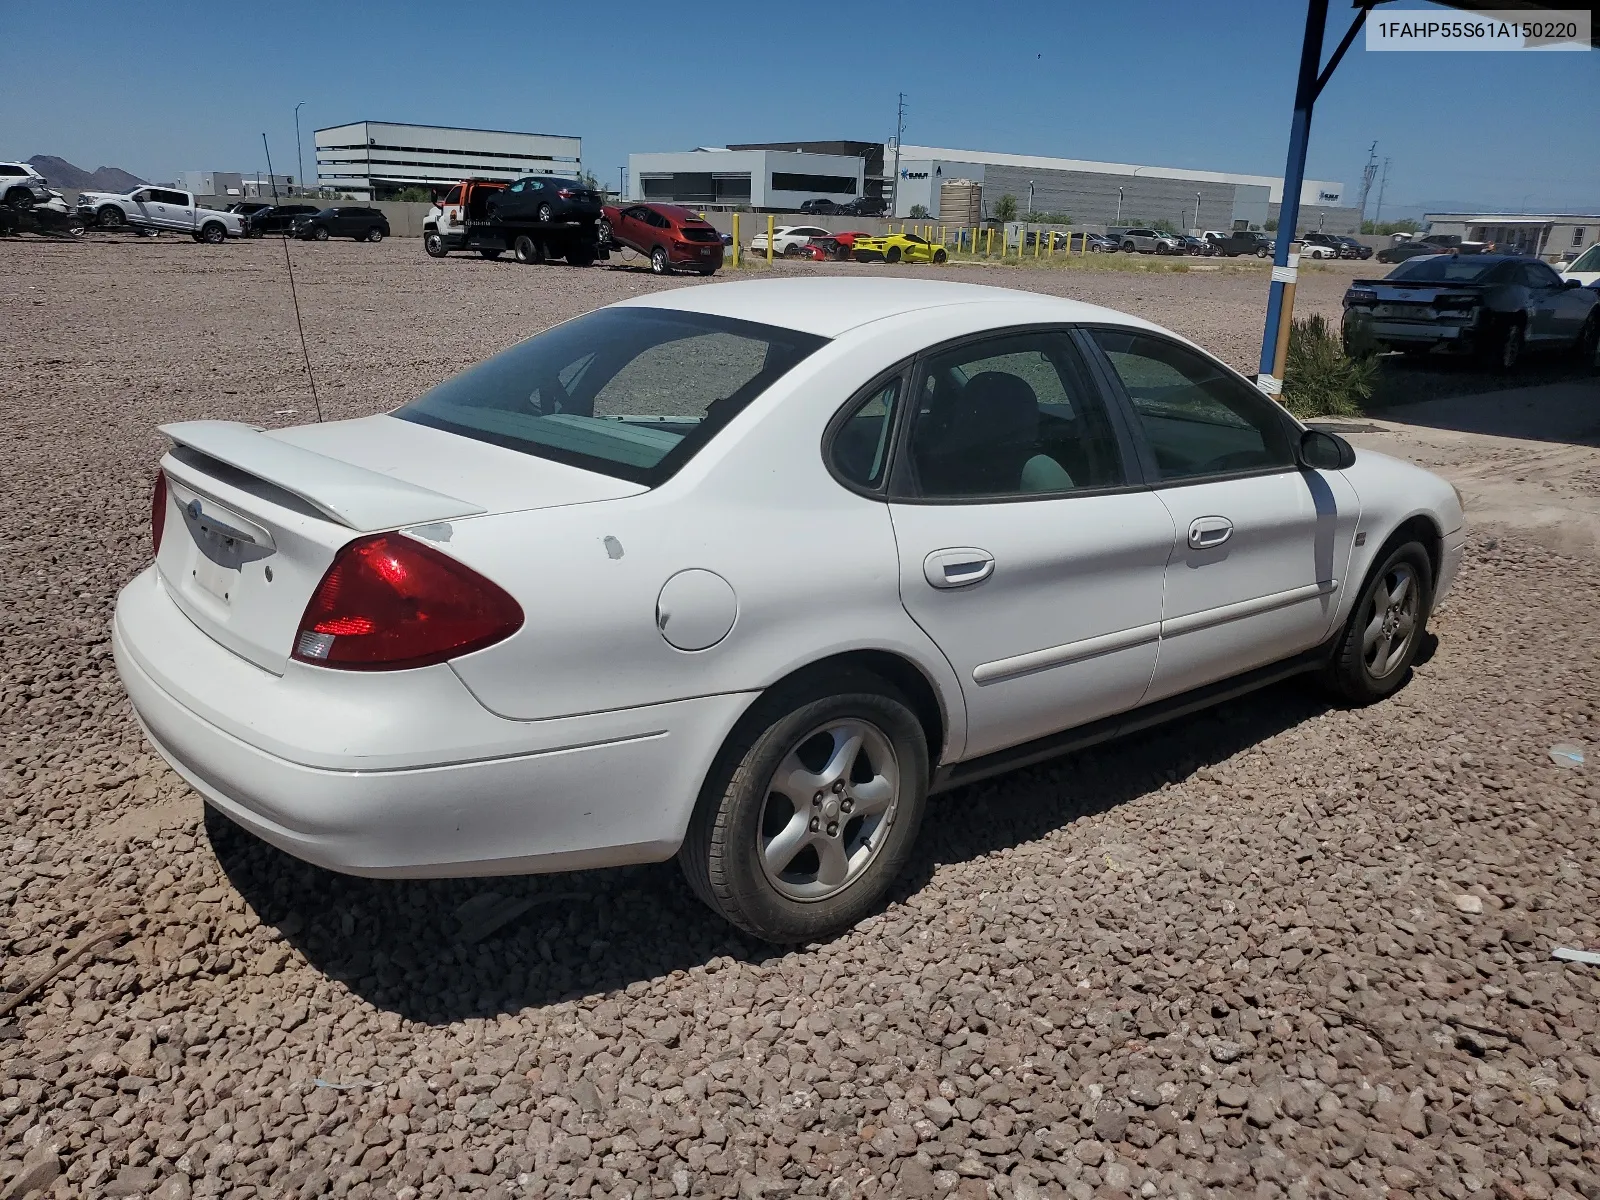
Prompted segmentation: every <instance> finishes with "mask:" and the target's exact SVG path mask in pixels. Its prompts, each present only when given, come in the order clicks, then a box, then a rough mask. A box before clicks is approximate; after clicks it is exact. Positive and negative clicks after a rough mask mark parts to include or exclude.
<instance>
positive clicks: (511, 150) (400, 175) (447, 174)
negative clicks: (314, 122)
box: [315, 121, 583, 200]
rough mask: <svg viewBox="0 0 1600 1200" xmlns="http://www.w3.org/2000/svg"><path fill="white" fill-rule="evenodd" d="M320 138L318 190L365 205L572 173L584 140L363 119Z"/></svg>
mask: <svg viewBox="0 0 1600 1200" xmlns="http://www.w3.org/2000/svg"><path fill="white" fill-rule="evenodd" d="M315 138H316V153H317V185H318V186H319V187H323V188H330V189H332V190H334V191H337V192H340V193H343V194H345V195H348V196H352V197H354V198H356V199H361V200H383V199H387V198H388V197H390V196H392V195H393V194H394V193H395V192H397V191H399V190H400V189H401V188H406V187H432V188H444V187H448V186H449V185H450V184H452V183H456V182H458V181H460V180H462V179H508V180H509V179H517V178H520V177H521V176H524V175H558V176H573V175H576V174H577V173H578V171H579V170H580V169H581V167H582V158H583V155H582V139H581V138H575V137H564V136H561V135H558V134H548V133H507V132H502V131H499V130H493V129H453V128H450V127H449V126H444V125H396V124H393V123H390V122H387V121H356V122H354V123H353V124H350V125H334V126H330V127H329V128H327V129H319V130H317V132H316V135H315Z"/></svg>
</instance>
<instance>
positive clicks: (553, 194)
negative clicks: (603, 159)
mask: <svg viewBox="0 0 1600 1200" xmlns="http://www.w3.org/2000/svg"><path fill="white" fill-rule="evenodd" d="M488 203H489V217H490V219H491V220H500V221H537V222H539V223H540V224H544V225H548V224H551V223H552V222H557V221H597V220H599V219H600V210H601V208H602V205H601V202H600V193H599V192H597V191H595V190H594V189H593V188H590V187H588V186H586V185H585V184H583V183H582V182H581V181H579V180H576V179H556V178H552V177H550V176H548V175H528V176H524V177H523V178H521V179H517V180H513V181H512V182H511V183H510V184H509V185H507V186H506V188H505V189H504V190H503V191H499V192H496V193H494V194H493V195H492V196H490V197H489V201H488Z"/></svg>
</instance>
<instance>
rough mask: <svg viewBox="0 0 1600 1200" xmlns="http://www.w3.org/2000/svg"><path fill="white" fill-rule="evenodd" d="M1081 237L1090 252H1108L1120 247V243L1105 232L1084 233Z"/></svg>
mask: <svg viewBox="0 0 1600 1200" xmlns="http://www.w3.org/2000/svg"><path fill="white" fill-rule="evenodd" d="M1082 237H1083V240H1084V241H1086V242H1087V243H1088V247H1087V250H1088V253H1090V254H1110V253H1112V252H1113V251H1116V250H1120V249H1121V248H1122V245H1121V243H1120V242H1118V241H1117V239H1116V238H1114V237H1112V236H1111V235H1110V234H1107V233H1085V234H1083V235H1082Z"/></svg>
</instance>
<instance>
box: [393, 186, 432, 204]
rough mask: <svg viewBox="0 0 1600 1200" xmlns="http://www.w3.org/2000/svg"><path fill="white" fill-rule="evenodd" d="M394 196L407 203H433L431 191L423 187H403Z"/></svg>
mask: <svg viewBox="0 0 1600 1200" xmlns="http://www.w3.org/2000/svg"><path fill="white" fill-rule="evenodd" d="M394 198H395V199H396V200H400V201H403V202H405V203H408V204H432V203H433V193H432V192H431V191H429V190H428V189H427V188H425V187H403V188H401V189H400V190H399V191H398V192H396V193H395V194H394Z"/></svg>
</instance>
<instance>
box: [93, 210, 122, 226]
mask: <svg viewBox="0 0 1600 1200" xmlns="http://www.w3.org/2000/svg"><path fill="white" fill-rule="evenodd" d="M94 216H95V220H96V221H97V222H99V224H100V228H101V229H121V228H122V227H123V226H124V225H126V224H127V223H128V216H127V214H126V213H124V212H123V211H122V210H121V209H120V208H118V207H117V206H116V205H115V204H106V205H103V206H101V208H100V209H99V210H98V211H96V213H95V214H94Z"/></svg>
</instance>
